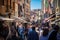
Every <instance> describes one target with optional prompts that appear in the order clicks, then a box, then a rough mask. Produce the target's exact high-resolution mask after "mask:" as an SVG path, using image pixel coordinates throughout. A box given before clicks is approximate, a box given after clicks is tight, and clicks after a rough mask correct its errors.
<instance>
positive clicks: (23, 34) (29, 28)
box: [0, 21, 59, 40]
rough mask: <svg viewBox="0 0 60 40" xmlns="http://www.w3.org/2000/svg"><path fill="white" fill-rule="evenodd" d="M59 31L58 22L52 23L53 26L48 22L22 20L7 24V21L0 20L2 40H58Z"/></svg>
mask: <svg viewBox="0 0 60 40" xmlns="http://www.w3.org/2000/svg"><path fill="white" fill-rule="evenodd" d="M36 28H38V29H37V31H38V32H37V31H36ZM58 31H59V26H58V25H56V24H52V26H51V27H50V26H49V24H48V23H47V24H46V23H45V24H42V26H40V25H38V24H37V25H36V24H33V23H21V22H19V23H18V25H16V23H15V22H12V23H10V25H7V24H6V22H5V21H0V40H58V39H57V33H58Z"/></svg>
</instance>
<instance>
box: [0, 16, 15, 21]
mask: <svg viewBox="0 0 60 40" xmlns="http://www.w3.org/2000/svg"><path fill="white" fill-rule="evenodd" d="M0 19H1V20H7V21H13V20H14V19H10V18H5V17H0Z"/></svg>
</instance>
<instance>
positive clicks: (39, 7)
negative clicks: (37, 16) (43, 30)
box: [31, 0, 41, 10]
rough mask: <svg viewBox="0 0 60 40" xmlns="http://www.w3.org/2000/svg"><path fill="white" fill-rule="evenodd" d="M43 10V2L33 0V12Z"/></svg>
mask: <svg viewBox="0 0 60 40" xmlns="http://www.w3.org/2000/svg"><path fill="white" fill-rule="evenodd" d="M33 9H41V0H31V10H33Z"/></svg>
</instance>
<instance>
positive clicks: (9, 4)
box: [0, 0, 18, 18]
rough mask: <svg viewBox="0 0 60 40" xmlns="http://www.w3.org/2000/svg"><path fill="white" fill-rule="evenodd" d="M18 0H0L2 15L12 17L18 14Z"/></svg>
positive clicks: (0, 12) (0, 14) (0, 13)
mask: <svg viewBox="0 0 60 40" xmlns="http://www.w3.org/2000/svg"><path fill="white" fill-rule="evenodd" d="M17 4H18V3H17V0H0V16H4V17H9V18H10V17H12V16H18V15H16V14H18V13H17V12H16V10H17V9H16V8H17V7H16V6H18V5H17Z"/></svg>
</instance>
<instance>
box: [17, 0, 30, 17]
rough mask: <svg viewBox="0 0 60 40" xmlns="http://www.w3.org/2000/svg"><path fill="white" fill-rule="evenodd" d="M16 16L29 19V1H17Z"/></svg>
mask: <svg viewBox="0 0 60 40" xmlns="http://www.w3.org/2000/svg"><path fill="white" fill-rule="evenodd" d="M18 15H19V16H23V17H26V18H27V17H28V18H29V17H30V0H18Z"/></svg>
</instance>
